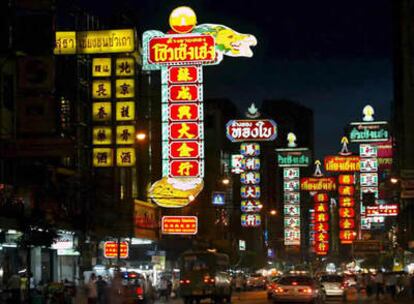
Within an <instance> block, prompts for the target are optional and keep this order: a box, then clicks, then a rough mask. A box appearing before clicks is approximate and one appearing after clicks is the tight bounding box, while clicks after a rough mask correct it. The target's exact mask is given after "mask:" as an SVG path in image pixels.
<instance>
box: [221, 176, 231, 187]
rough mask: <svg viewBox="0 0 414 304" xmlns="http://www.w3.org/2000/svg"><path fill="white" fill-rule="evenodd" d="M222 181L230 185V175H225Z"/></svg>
mask: <svg viewBox="0 0 414 304" xmlns="http://www.w3.org/2000/svg"><path fill="white" fill-rule="evenodd" d="M221 183H222V184H223V185H225V186H227V185H229V184H230V179H229V178H228V177H224V178H223V179H222V180H221Z"/></svg>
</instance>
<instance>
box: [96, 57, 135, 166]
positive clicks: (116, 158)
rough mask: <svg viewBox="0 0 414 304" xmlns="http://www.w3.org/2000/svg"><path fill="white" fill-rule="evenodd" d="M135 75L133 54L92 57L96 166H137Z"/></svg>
mask: <svg viewBox="0 0 414 304" xmlns="http://www.w3.org/2000/svg"><path fill="white" fill-rule="evenodd" d="M134 76H135V60H134V58H132V57H124V56H122V57H118V58H115V60H112V58H111V57H97V58H93V60H92V77H93V81H92V98H93V104H92V120H93V122H94V124H96V125H94V127H93V129H92V134H93V141H92V143H93V146H94V148H93V165H94V167H112V166H113V165H114V164H115V165H116V166H117V167H131V166H134V165H135V160H136V156H135V148H134V147H133V145H134V142H135V79H134ZM113 100H115V103H114V102H112V101H113ZM113 113H115V114H114V115H113Z"/></svg>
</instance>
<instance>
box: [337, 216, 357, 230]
mask: <svg viewBox="0 0 414 304" xmlns="http://www.w3.org/2000/svg"><path fill="white" fill-rule="evenodd" d="M339 228H341V229H354V228H355V220H354V219H353V218H345V219H340V220H339Z"/></svg>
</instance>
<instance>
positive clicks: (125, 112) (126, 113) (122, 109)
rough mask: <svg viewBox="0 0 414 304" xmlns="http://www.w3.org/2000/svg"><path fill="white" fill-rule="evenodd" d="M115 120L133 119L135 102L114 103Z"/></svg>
mask: <svg viewBox="0 0 414 304" xmlns="http://www.w3.org/2000/svg"><path fill="white" fill-rule="evenodd" d="M116 120H117V121H128V120H135V102H133V101H118V102H117V103H116Z"/></svg>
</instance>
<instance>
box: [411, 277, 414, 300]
mask: <svg viewBox="0 0 414 304" xmlns="http://www.w3.org/2000/svg"><path fill="white" fill-rule="evenodd" d="M410 289H411V297H412V298H413V299H414V273H412V274H411V276H410Z"/></svg>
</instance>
